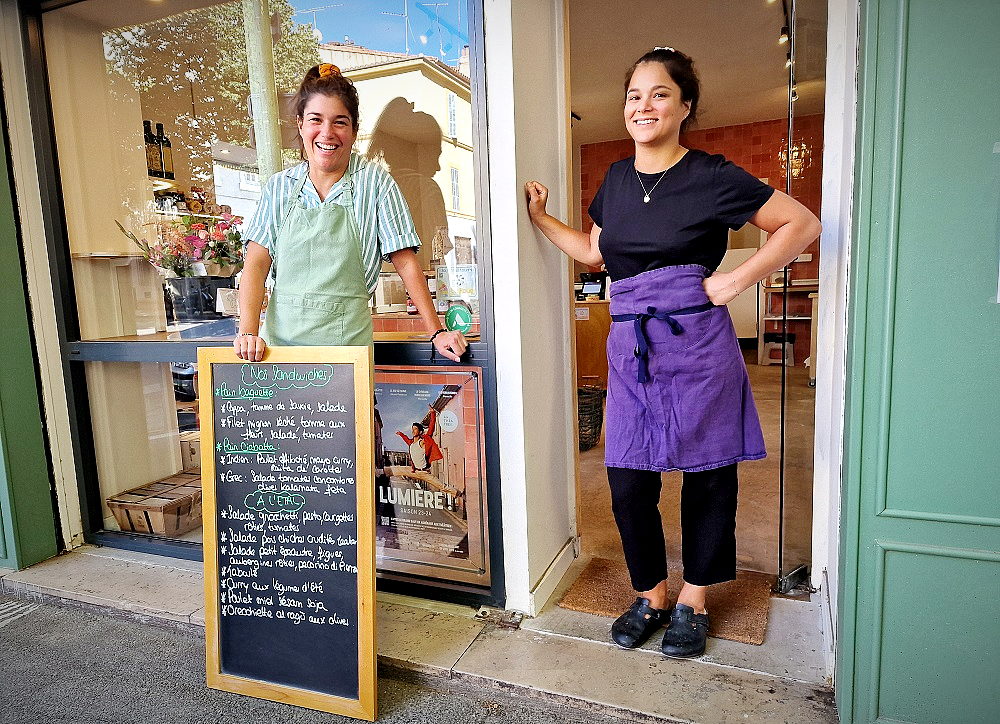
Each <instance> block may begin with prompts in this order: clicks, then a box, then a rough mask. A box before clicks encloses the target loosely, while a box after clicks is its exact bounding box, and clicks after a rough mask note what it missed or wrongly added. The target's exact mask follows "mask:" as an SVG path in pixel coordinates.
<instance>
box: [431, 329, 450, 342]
mask: <svg viewBox="0 0 1000 724" xmlns="http://www.w3.org/2000/svg"><path fill="white" fill-rule="evenodd" d="M447 331H448V330H447V329H444V328H443V327H442V328H441V329H439V330H438V331H436V332H435V333H434V334H432V335H431V339H430V343H431V344H434V338H435V337H437V336H438V335H439V334H441V333H442V332H447Z"/></svg>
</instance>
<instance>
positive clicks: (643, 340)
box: [611, 302, 715, 384]
mask: <svg viewBox="0 0 1000 724" xmlns="http://www.w3.org/2000/svg"><path fill="white" fill-rule="evenodd" d="M714 306H715V305H714V304H712V303H711V302H705V303H704V304H699V305H697V306H694V307H684V308H682V309H675V310H673V311H672V312H660V311H657V309H656V307H646V311H645V312H639V313H637V314H612V315H611V321H613V322H632V326H633V327H634V329H635V352H634V354H635V356H636V358H638V360H639V384H644V383H646V382H649V346H650V345H649V337H648V336H646V322H647V321H648V320H650V319H659V320H660V321H662V322H666V323H667V325H668V326H669V327H670V332H671V333H672V334H674V335H678V334H681V333H683V332H684V327H683V326H682V325H681V323H680V322H678V321H677V320H676V319H674V317H680V316H683V315H685V314H697V313H698V312H707V311H708V310H709V309H712V308H713V307H714Z"/></svg>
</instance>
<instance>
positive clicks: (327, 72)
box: [318, 63, 341, 78]
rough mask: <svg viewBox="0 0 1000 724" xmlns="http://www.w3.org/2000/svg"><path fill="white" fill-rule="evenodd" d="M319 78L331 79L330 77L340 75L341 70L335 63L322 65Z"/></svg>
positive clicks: (320, 65)
mask: <svg viewBox="0 0 1000 724" xmlns="http://www.w3.org/2000/svg"><path fill="white" fill-rule="evenodd" d="M318 68H319V77H320V78H329V77H330V76H337V75H340V74H341V73H340V68H338V67H337V66H335V65H334V64H333V63H320V64H319V66H318Z"/></svg>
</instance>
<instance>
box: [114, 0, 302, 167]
mask: <svg viewBox="0 0 1000 724" xmlns="http://www.w3.org/2000/svg"><path fill="white" fill-rule="evenodd" d="M268 11H269V12H270V13H272V14H275V15H276V18H275V22H274V23H273V24H272V25H273V26H280V32H279V33H276V35H277V39H276V40H275V41H274V66H275V67H274V74H275V85H276V86H277V87H278V88H279V89H281V88H289V89H293V88H296V87H297V86H298V83H299V82H300V80H301V79H302V76H303V75H305V72H306V70H307V69H308V68H310V67H311V66H313V65H316V64H317V63H318V62H319V60H320V59H319V51H318V50H317V46H316V38H315V36H314V35H313V31H312V26H310V25H304V24H300V23H295V22H293V20H292V16H293V13H294V8H292V6H291V5H290V4H289V3H288V2H287V0H271V2H270V3H269V8H268ZM104 51H105V58H106V60H107V67H108V72H109V73H110V74H117V75H119V76H121V77H122V78H123V79H124V80H125V81H126V82H127V83H128V84H129V85H131V86H132V87H133V88H135V90H136V91H137V92H138V94H139V97H140V99H141V103H142V111H143V117H144V118H150V117H152V118H155V119H158V120H159V121H161V122H163V123H164V125H165V127H166V128H167V129H168V132H169V133H172V134H173V135H174V137H175V138H174V150H175V155H178V154H177V147H178V143H177V141H178V140H180V142H181V144H180V145H181V146H182V148H183V151H182V153H181V154H179V155H180V161H181V163H180V164H177V165H178V166H179V167H178V169H177V170H178V178H179V179H181V178H182V177H181V176H180V171H181V170H182V169H181V166H182V165H183V166H187V165H188V164H189V169H187V170H188V174H186V175H185V177H186V178H189V179H190V181H191V182H193V183H206V182H210V181H211V178H212V152H211V148H212V144H213V143H215V142H217V141H222V142H226V143H233V144H237V145H241V146H246V145H248V143H249V135H250V127H251V125H252V122H251V120H250V117H249V114H248V111H247V98H248V96H249V95H250V84H249V79H248V73H247V67H246V66H247V54H246V41H245V38H244V29H243V12H242V5H241V3H239V2H235V3H225V4H222V5H215V6H212V7H208V8H203V9H199V10H191V11H188V12H184V13H179V14H177V15H172V16H170V17H167V18H164V19H163V20H159V21H155V22H151V23H146V24H143V25H137V26H131V27H125V28H118V29H116V30H113V31H109V32H107V33H105V36H104ZM112 87H114V84H113V83H112Z"/></svg>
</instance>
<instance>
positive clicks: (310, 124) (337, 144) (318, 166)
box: [299, 93, 357, 181]
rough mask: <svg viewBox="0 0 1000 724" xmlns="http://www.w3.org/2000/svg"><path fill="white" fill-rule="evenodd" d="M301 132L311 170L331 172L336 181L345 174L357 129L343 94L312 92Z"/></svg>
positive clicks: (321, 172)
mask: <svg viewBox="0 0 1000 724" xmlns="http://www.w3.org/2000/svg"><path fill="white" fill-rule="evenodd" d="M299 135H300V136H301V137H302V147H303V149H304V151H305V155H306V159H307V160H308V161H309V171H310V173H319V174H322V175H331V176H334V177H335V178H334V180H335V181H336V180H337V179H339V178H340V177H341V176H343V174H344V172H345V171H346V170H347V164H348V163H349V162H350V160H351V148H352V147H353V146H354V140H355V139H356V138H357V132H356V131H355V129H354V120H353V119H352V118H351V115H350V113H349V112H348V110H347V107H346V106H345V105H344V103H343V101H341V100H340V98H337V97H336V96H327V95H323V94H319V93H317V94H316V95H314V96H312V98H310V99H309V102H308V103H307V104H306V107H305V108H304V109H303V112H302V117H301V118H300V119H299Z"/></svg>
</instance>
